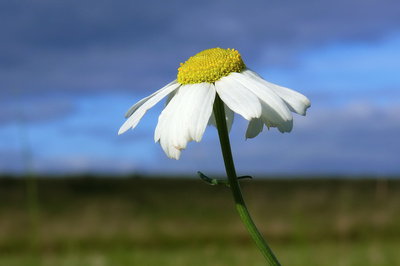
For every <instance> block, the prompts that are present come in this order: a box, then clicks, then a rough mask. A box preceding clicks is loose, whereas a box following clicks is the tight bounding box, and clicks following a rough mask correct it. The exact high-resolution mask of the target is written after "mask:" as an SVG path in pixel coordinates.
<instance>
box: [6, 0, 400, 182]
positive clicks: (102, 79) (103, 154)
mask: <svg viewBox="0 0 400 266" xmlns="http://www.w3.org/2000/svg"><path fill="white" fill-rule="evenodd" d="M399 10H400V2H398V1H391V0H383V1H378V0H376V1H375V0H372V1H371V0H370V1H358V0H355V1H344V0H339V1H334V2H332V1H311V0H309V1H302V2H301V3H300V2H298V1H294V0H293V1H285V2H282V1H255V0H250V1H246V2H243V1H202V2H201V4H197V3H195V2H193V3H190V2H188V1H159V2H157V1H135V2H133V1H120V0H117V1H94V0H87V1H57V2H54V1H46V0H41V1H2V2H1V3H0V34H1V36H2V38H0V111H1V112H0V139H1V141H0V173H21V172H23V171H24V170H25V169H26V167H27V160H26V156H24V154H26V153H27V152H28V154H29V156H28V158H30V159H29V160H28V163H29V164H30V165H31V167H32V169H33V170H34V171H35V172H37V173H47V174H53V173H60V174H63V173H68V174H71V173H72V174H73V173H102V174H109V173H112V174H117V175H118V174H128V173H146V174H162V173H165V174H168V175H173V174H189V175H193V174H195V173H196V172H197V171H198V170H201V171H203V172H205V173H212V174H223V172H224V169H223V163H222V158H221V153H220V149H219V147H218V138H217V133H216V130H215V128H213V127H209V128H207V130H206V133H205V135H204V137H203V140H202V141H201V142H200V143H195V142H194V143H190V144H189V145H188V148H187V149H186V150H185V151H183V153H182V156H181V159H180V160H178V161H175V160H170V159H168V158H167V156H166V155H165V154H164V152H163V150H162V149H161V147H160V146H159V145H158V144H155V143H154V141H153V134H154V129H155V126H156V123H157V118H158V115H159V114H160V112H161V110H162V106H163V103H160V104H158V105H157V106H156V107H155V108H153V109H151V110H150V111H149V112H148V113H147V114H146V115H145V117H144V119H143V120H142V121H141V122H140V123H139V125H138V126H137V128H135V130H134V131H128V132H127V133H125V134H123V135H121V136H118V135H117V132H118V129H119V127H120V126H121V125H122V123H123V122H124V120H125V119H124V117H123V115H124V114H125V112H126V110H127V109H128V108H129V107H130V106H131V105H133V104H134V103H135V102H137V101H138V100H140V99H141V98H143V97H145V96H147V95H149V94H151V93H152V92H154V91H156V90H158V89H159V88H161V87H163V86H164V85H165V84H167V83H169V82H170V81H172V80H174V79H175V78H176V74H177V68H178V67H179V63H180V62H184V61H185V60H187V59H188V58H189V57H190V56H192V55H194V54H196V53H198V52H200V51H202V50H204V49H207V48H212V47H222V48H228V47H229V48H235V49H237V50H239V52H240V53H241V54H242V57H243V59H244V61H245V63H246V65H247V66H249V67H250V68H252V69H253V70H255V71H257V72H258V73H259V74H260V75H261V76H263V77H264V78H265V79H266V80H268V81H270V82H273V83H276V84H279V85H282V86H286V87H289V88H292V89H295V90H297V91H299V92H301V93H303V94H305V95H306V96H307V97H308V98H309V99H310V100H311V103H312V106H311V108H310V109H309V110H308V112H307V116H305V117H302V116H297V115H295V116H294V128H293V131H292V132H291V133H285V134H281V133H279V132H278V131H277V130H276V129H271V130H270V131H268V130H264V132H263V133H262V134H260V135H259V136H258V137H256V138H255V139H251V140H247V141H245V137H244V134H245V131H246V128H247V125H246V121H245V120H244V119H242V118H241V117H239V116H236V117H235V124H234V127H233V130H232V132H231V142H232V149H233V152H234V158H235V162H236V167H237V171H238V173H239V174H243V175H244V174H253V175H263V176H268V175H276V174H290V175H308V174H310V175H319V174H345V175H360V174H371V175H389V174H390V175H392V174H395V175H396V174H399V173H400V159H399V158H400V141H399V138H398V136H400V88H399V87H400V30H399V29H400V11H399Z"/></svg>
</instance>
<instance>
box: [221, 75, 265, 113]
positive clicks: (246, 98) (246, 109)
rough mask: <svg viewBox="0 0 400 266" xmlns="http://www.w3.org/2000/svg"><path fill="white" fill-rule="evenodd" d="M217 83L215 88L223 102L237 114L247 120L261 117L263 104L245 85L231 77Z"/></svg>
mask: <svg viewBox="0 0 400 266" xmlns="http://www.w3.org/2000/svg"><path fill="white" fill-rule="evenodd" d="M232 74H235V73H231V74H229V76H226V77H223V78H221V79H220V80H218V81H216V82H215V88H216V89H217V93H218V95H219V97H220V98H221V100H222V101H223V102H224V103H225V104H226V105H227V106H228V107H229V108H230V109H231V110H232V111H234V112H235V113H238V114H240V115H241V116H243V117H244V118H245V119H246V120H251V119H252V118H257V117H260V116H261V111H262V108H261V103H260V100H259V99H258V97H257V96H256V95H254V93H253V92H252V91H250V90H248V89H247V88H246V87H245V86H244V85H243V84H241V83H239V82H237V81H236V80H234V79H232V78H231V75H232Z"/></svg>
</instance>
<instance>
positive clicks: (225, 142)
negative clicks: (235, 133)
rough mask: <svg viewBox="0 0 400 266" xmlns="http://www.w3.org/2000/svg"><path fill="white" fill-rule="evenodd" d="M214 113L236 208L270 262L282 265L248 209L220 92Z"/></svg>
mask: <svg viewBox="0 0 400 266" xmlns="http://www.w3.org/2000/svg"><path fill="white" fill-rule="evenodd" d="M214 115H215V120H216V123H217V129H218V136H219V140H220V143H221V150H222V156H223V158H224V163H225V169H226V174H227V176H228V180H229V185H230V188H231V191H232V194H233V198H234V200H235V204H236V208H237V210H238V212H239V215H240V217H241V218H242V221H243V223H244V225H245V227H246V229H247V231H248V232H249V234H250V236H251V237H252V238H253V240H254V241H255V242H256V244H257V246H258V248H259V249H260V251H261V253H262V254H263V255H264V257H265V258H266V259H267V261H268V262H269V263H270V265H280V263H279V261H278V260H277V259H276V257H275V255H274V253H272V250H271V249H270V248H269V246H268V244H267V243H266V242H265V240H264V238H263V237H262V236H261V234H260V232H259V231H258V229H257V227H256V225H255V224H254V222H253V219H252V218H251V216H250V213H249V211H248V210H247V207H246V203H245V201H244V199H243V194H242V190H241V188H240V184H239V181H238V178H237V176H236V170H235V165H234V163H233V158H232V151H231V145H230V142H229V134H228V129H227V125H226V118H225V110H224V103H223V102H222V100H221V99H220V98H219V96H218V94H217V96H216V99H215V103H214Z"/></svg>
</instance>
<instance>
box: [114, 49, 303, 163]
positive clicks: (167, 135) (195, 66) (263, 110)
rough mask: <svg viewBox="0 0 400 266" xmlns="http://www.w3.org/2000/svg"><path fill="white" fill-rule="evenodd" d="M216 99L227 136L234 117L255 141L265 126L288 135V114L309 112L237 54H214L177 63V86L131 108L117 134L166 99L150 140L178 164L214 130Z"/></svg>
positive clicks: (298, 96)
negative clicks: (191, 145)
mask: <svg viewBox="0 0 400 266" xmlns="http://www.w3.org/2000/svg"><path fill="white" fill-rule="evenodd" d="M216 94H218V95H219V97H220V98H221V100H222V101H223V102H224V105H225V113H226V121H227V124H228V129H229V130H230V128H231V126H232V123H233V116H234V113H238V114H239V115H241V116H242V117H244V118H245V119H246V120H248V121H250V122H249V126H248V128H247V132H246V138H254V137H255V136H257V135H258V134H259V133H260V132H261V131H262V130H263V127H264V125H266V126H267V128H268V129H269V128H270V127H276V128H278V130H279V131H280V132H282V133H284V132H290V131H291V130H292V127H293V117H292V114H291V112H295V113H297V114H300V115H305V114H306V110H307V108H308V107H310V101H309V100H308V99H307V98H306V97H305V96H304V95H302V94H300V93H298V92H296V91H293V90H291V89H288V88H284V87H281V86H278V85H275V84H272V83H270V82H268V81H266V80H264V79H263V78H261V77H260V76H259V75H258V74H257V73H256V72H254V71H252V70H251V69H249V68H247V67H246V65H245V64H244V63H243V60H242V58H241V56H240V54H239V52H238V51H237V50H234V49H221V48H213V49H208V50H205V51H203V52H201V53H198V54H197V55H195V56H193V57H191V58H189V59H188V60H187V61H186V62H185V63H184V64H182V63H181V67H180V68H179V69H178V76H177V79H176V80H174V81H173V82H171V83H169V84H168V85H166V86H165V87H163V88H162V89H160V90H158V91H156V92H155V93H153V94H152V95H150V96H148V97H146V98H144V99H142V100H141V101H139V102H138V103H136V104H135V105H133V106H132V107H131V108H130V109H129V110H128V111H127V113H126V114H125V117H126V118H128V120H127V121H126V122H125V123H124V124H123V125H122V127H121V128H120V130H119V132H118V134H122V133H124V132H125V131H127V130H128V129H129V128H132V129H133V128H135V127H136V125H137V124H138V123H139V121H140V119H141V118H142V117H143V116H144V114H145V113H146V112H147V110H149V109H150V108H152V107H153V106H154V105H155V104H157V103H158V102H159V101H161V100H162V99H163V98H165V97H166V96H167V95H168V97H167V101H166V104H165V107H164V110H163V111H162V113H161V115H160V116H159V118H158V124H157V127H156V130H155V134H154V140H155V142H159V143H160V145H161V147H162V148H163V150H164V151H165V153H166V154H167V156H168V157H169V158H174V159H179V157H180V154H181V151H182V150H184V149H185V148H186V145H187V143H188V142H190V141H192V140H194V141H196V142H200V140H201V138H202V137H203V134H204V131H205V129H206V127H207V125H209V124H213V125H215V119H214V115H213V104H214V100H215V97H216Z"/></svg>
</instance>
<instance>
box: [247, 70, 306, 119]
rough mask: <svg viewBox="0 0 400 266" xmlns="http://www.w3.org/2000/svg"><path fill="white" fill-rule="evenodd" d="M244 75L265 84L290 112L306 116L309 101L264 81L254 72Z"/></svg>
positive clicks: (291, 91)
mask: <svg viewBox="0 0 400 266" xmlns="http://www.w3.org/2000/svg"><path fill="white" fill-rule="evenodd" d="M246 74H248V75H250V76H252V77H253V78H254V79H256V80H257V81H258V82H260V83H263V84H265V85H266V86H267V87H269V88H271V89H273V91H274V92H275V93H276V94H277V95H278V96H279V97H281V98H282V100H283V101H284V102H285V103H286V105H287V106H288V107H289V109H290V111H292V112H295V113H297V114H300V115H306V110H307V108H309V107H310V106H311V103H310V100H309V99H308V98H307V97H306V96H304V95H303V94H301V93H299V92H297V91H294V90H291V89H289V88H285V87H282V86H279V85H276V84H273V83H271V82H268V81H266V80H265V79H263V78H262V77H260V76H259V75H258V74H257V73H256V72H254V71H247V72H246Z"/></svg>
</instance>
